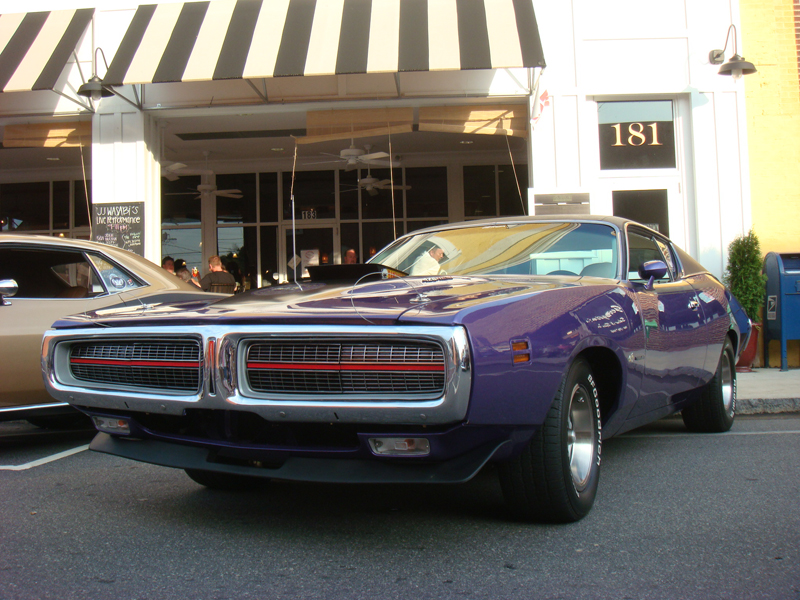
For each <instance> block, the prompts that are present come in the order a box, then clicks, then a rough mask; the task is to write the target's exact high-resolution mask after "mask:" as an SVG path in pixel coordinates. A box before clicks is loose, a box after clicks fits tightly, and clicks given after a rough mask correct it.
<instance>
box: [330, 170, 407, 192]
mask: <svg viewBox="0 0 800 600" xmlns="http://www.w3.org/2000/svg"><path fill="white" fill-rule="evenodd" d="M344 185H348V184H344ZM358 188H361V189H362V190H366V191H367V193H368V194H369V195H370V196H377V195H378V190H410V189H411V186H410V185H392V180H391V179H378V178H377V177H373V176H372V173H370V165H367V176H366V177H362V178H361V179H359V180H358V185H355V186H353V189H352V190H345V191H346V192H355V191H356V190H357V189H358Z"/></svg>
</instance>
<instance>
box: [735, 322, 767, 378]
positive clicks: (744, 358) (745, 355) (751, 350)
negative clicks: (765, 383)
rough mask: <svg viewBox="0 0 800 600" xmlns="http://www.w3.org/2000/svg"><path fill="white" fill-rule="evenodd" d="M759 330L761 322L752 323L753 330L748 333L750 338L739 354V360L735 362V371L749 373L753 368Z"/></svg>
mask: <svg viewBox="0 0 800 600" xmlns="http://www.w3.org/2000/svg"><path fill="white" fill-rule="evenodd" d="M760 330H761V323H753V332H752V333H751V334H750V339H749V340H748V342H747V346H746V347H745V349H744V350H742V353H741V354H740V355H739V360H738V361H737V362H736V372H737V373H750V372H751V371H752V370H753V369H752V366H753V362H754V361H755V360H756V354H757V353H758V332H759V331H760Z"/></svg>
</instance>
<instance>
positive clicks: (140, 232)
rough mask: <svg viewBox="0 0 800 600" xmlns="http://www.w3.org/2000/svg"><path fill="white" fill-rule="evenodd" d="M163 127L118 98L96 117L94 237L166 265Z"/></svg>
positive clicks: (107, 101)
mask: <svg viewBox="0 0 800 600" xmlns="http://www.w3.org/2000/svg"><path fill="white" fill-rule="evenodd" d="M160 133H161V132H160V131H159V130H158V127H157V125H156V123H155V120H154V119H153V118H152V117H151V116H149V115H147V114H146V113H144V112H142V111H139V110H136V109H135V108H134V107H132V106H130V105H129V104H127V103H125V102H124V101H122V100H119V99H117V98H108V99H104V100H102V101H101V102H100V106H99V107H98V110H97V111H96V112H95V114H94V116H93V118H92V222H91V224H92V239H93V240H95V241H99V242H103V243H107V244H110V245H112V246H117V247H120V248H125V249H127V250H130V251H131V252H135V253H136V254H139V255H140V256H144V257H145V258H147V259H149V260H151V261H153V262H154V263H156V264H161V170H160V165H159V158H160V157H159V148H160V147H161V144H160V140H159V136H160Z"/></svg>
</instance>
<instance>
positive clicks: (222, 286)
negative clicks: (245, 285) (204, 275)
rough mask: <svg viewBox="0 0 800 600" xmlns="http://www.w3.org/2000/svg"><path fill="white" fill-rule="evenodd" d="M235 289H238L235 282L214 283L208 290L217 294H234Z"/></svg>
mask: <svg viewBox="0 0 800 600" xmlns="http://www.w3.org/2000/svg"><path fill="white" fill-rule="evenodd" d="M234 290H236V284H235V283H212V284H211V287H210V288H209V290H208V291H209V292H213V293H215V294H233V292H234Z"/></svg>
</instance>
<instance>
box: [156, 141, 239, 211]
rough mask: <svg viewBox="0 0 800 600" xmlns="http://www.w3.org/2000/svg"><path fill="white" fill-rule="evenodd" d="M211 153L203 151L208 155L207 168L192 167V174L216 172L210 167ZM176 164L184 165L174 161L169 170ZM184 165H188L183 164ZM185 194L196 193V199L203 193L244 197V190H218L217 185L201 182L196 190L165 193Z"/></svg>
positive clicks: (172, 194) (170, 194)
mask: <svg viewBox="0 0 800 600" xmlns="http://www.w3.org/2000/svg"><path fill="white" fill-rule="evenodd" d="M209 154H211V152H209V151H208V150H204V151H203V155H204V156H205V157H206V168H205V169H192V170H191V174H192V175H213V174H214V171H212V170H211V169H209V168H208V155H209ZM175 165H182V163H174V164H173V165H170V166H169V167H167V170H169V169H170V168H171V167H174V166H175ZM182 167H186V165H182ZM175 170H177V171H180V168H178V169H175ZM181 174H183V175H188V174H190V173H188V172H187V173H184V172H182V173H181ZM173 176H174V173H173ZM165 177H167V176H166V175H165ZM167 179H169V180H170V181H175V180H176V179H178V178H177V177H174V178H172V179H170V178H169V177H167ZM188 189H189V190H191V188H188ZM185 194H195V200H196V199H198V198H202V196H203V194H211V195H212V196H219V197H222V198H241V197H242V191H241V190H218V189H217V186H216V185H211V184H208V183H201V184H200V185H198V186H197V189H196V191H188V192H167V193H166V194H164V195H165V196H181V195H185Z"/></svg>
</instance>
